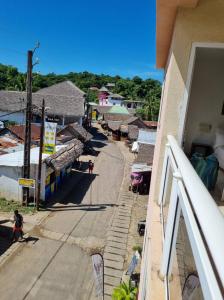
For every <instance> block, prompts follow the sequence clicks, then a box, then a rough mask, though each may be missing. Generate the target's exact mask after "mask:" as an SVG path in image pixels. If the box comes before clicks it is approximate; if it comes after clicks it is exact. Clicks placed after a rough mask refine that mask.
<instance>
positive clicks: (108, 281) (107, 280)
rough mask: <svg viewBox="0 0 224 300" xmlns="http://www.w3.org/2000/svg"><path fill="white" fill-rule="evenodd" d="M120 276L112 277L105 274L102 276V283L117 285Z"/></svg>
mask: <svg viewBox="0 0 224 300" xmlns="http://www.w3.org/2000/svg"><path fill="white" fill-rule="evenodd" d="M120 282H121V280H120V278H118V277H112V276H108V275H105V276H104V283H105V284H107V285H112V286H116V287H117V286H119V285H120Z"/></svg>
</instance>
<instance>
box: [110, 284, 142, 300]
mask: <svg viewBox="0 0 224 300" xmlns="http://www.w3.org/2000/svg"><path fill="white" fill-rule="evenodd" d="M137 291H138V289H137V288H136V287H133V286H132V284H131V281H130V280H129V282H128V283H125V282H122V283H121V284H120V285H119V286H118V287H116V288H115V289H114V291H113V294H112V299H113V300H136V298H137Z"/></svg>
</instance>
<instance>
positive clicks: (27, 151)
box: [23, 50, 33, 205]
mask: <svg viewBox="0 0 224 300" xmlns="http://www.w3.org/2000/svg"><path fill="white" fill-rule="evenodd" d="M27 56H28V58H27V83H26V92H27V104H26V128H25V141H24V164H23V178H30V145H31V121H32V69H33V51H32V50H29V51H28V53H27ZM28 200H29V188H28V187H23V205H27V204H28Z"/></svg>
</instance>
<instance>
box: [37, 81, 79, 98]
mask: <svg viewBox="0 0 224 300" xmlns="http://www.w3.org/2000/svg"><path fill="white" fill-rule="evenodd" d="M37 93H38V94H41V95H49V94H50V95H58V96H68V97H75V98H80V97H83V96H84V95H85V93H84V92H83V91H82V90H80V89H79V88H78V87H77V86H76V85H75V84H74V83H73V82H71V81H69V80H66V81H63V82H59V83H56V84H54V85H52V86H49V87H46V88H43V89H40V90H38V91H37Z"/></svg>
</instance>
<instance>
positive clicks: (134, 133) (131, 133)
mask: <svg viewBox="0 0 224 300" xmlns="http://www.w3.org/2000/svg"><path fill="white" fill-rule="evenodd" d="M138 132H139V129H138V126H136V125H128V138H129V140H137V138H138Z"/></svg>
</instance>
